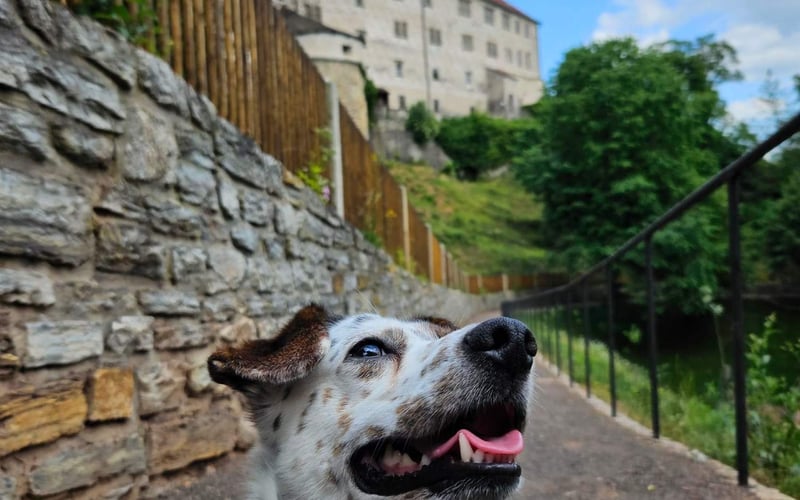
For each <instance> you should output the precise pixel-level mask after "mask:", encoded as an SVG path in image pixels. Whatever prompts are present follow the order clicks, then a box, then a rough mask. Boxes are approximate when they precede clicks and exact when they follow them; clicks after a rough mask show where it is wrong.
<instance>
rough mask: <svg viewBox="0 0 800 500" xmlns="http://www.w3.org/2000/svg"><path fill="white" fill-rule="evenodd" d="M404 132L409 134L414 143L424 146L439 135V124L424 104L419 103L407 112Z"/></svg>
mask: <svg viewBox="0 0 800 500" xmlns="http://www.w3.org/2000/svg"><path fill="white" fill-rule="evenodd" d="M406 131H408V132H410V133H411V137H412V138H413V139H414V142H416V143H417V144H419V145H420V146H424V145H425V144H427V143H428V141H430V140H432V139H433V138H434V137H436V134H438V133H439V122H438V121H437V120H436V116H434V114H433V113H431V111H430V110H429V109H428V108H427V107H426V106H425V103H424V102H422V101H419V102H417V103H415V104H414V105H413V106H411V108H410V109H409V110H408V118H406Z"/></svg>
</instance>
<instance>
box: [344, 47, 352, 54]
mask: <svg viewBox="0 0 800 500" xmlns="http://www.w3.org/2000/svg"><path fill="white" fill-rule="evenodd" d="M352 50H353V47H351V46H349V45H342V53H344V54H349V53H350V52H352Z"/></svg>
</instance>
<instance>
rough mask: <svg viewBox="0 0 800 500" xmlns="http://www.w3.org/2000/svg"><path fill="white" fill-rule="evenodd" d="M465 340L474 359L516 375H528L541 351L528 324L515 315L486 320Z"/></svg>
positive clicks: (478, 363)
mask: <svg viewBox="0 0 800 500" xmlns="http://www.w3.org/2000/svg"><path fill="white" fill-rule="evenodd" d="M462 342H463V343H464V346H465V348H466V349H465V351H466V355H467V358H468V359H469V360H470V361H472V362H473V363H475V364H477V365H480V366H482V367H484V368H489V369H492V370H499V371H500V373H502V372H506V373H507V374H508V375H510V376H511V377H512V378H518V377H520V376H527V374H528V372H530V370H531V365H532V364H533V357H534V356H536V352H537V350H538V349H537V346H536V339H534V337H533V333H531V331H530V330H528V327H526V326H525V324H524V323H522V322H521V321H517V320H515V319H511V318H493V319H490V320H488V321H484V322H483V323H480V324H479V325H478V326H476V327H475V328H473V329H472V330H471V331H469V332H468V333H467V334H466V335H465V336H464V339H463V341H462Z"/></svg>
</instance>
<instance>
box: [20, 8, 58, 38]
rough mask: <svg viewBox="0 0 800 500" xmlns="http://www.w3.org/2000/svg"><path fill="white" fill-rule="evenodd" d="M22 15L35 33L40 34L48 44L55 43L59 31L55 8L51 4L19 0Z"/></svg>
mask: <svg viewBox="0 0 800 500" xmlns="http://www.w3.org/2000/svg"><path fill="white" fill-rule="evenodd" d="M18 1H19V6H20V14H22V18H23V19H24V20H25V24H27V25H28V26H29V27H30V28H31V29H32V30H33V31H35V32H36V33H38V34H39V35H40V36H41V37H42V38H43V39H44V40H45V41H46V42H48V43H50V44H52V43H54V42H55V39H54V37H55V34H56V33H58V31H59V29H58V26H57V25H56V23H55V21H54V19H53V6H52V5H51V4H50V2H43V1H42V0H18Z"/></svg>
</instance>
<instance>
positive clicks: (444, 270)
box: [439, 243, 450, 287]
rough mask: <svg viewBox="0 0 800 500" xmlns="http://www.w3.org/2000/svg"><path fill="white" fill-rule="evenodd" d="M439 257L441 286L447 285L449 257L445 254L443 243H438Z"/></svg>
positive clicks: (445, 249) (445, 248)
mask: <svg viewBox="0 0 800 500" xmlns="http://www.w3.org/2000/svg"><path fill="white" fill-rule="evenodd" d="M439 258H440V260H441V263H442V266H441V267H442V272H441V279H442V286H445V287H446V286H447V285H448V283H447V273H448V272H449V271H450V259H449V258H448V255H447V247H446V246H444V243H439Z"/></svg>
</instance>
